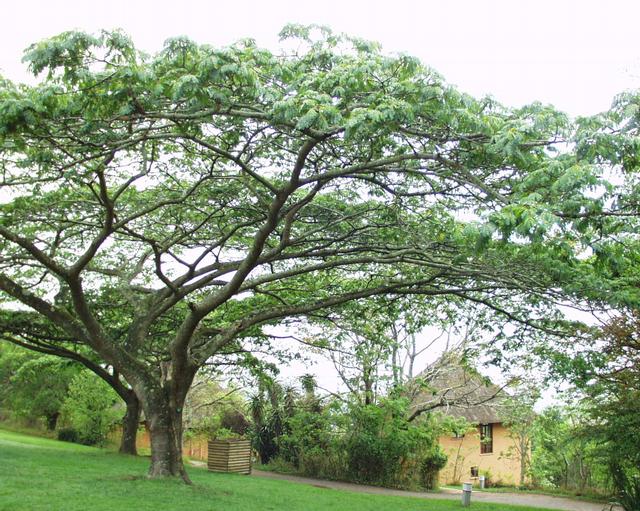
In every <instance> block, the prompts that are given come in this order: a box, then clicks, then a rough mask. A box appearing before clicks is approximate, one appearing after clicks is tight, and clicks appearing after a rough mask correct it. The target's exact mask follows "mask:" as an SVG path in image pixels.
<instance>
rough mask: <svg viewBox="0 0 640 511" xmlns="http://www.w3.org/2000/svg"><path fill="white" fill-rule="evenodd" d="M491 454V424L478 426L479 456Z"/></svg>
mask: <svg viewBox="0 0 640 511" xmlns="http://www.w3.org/2000/svg"><path fill="white" fill-rule="evenodd" d="M492 452H493V424H480V454H491V453H492Z"/></svg>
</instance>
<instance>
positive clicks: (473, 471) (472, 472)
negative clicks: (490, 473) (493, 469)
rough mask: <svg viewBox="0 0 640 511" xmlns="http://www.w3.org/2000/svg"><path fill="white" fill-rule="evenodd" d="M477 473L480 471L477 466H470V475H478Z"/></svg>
mask: <svg viewBox="0 0 640 511" xmlns="http://www.w3.org/2000/svg"><path fill="white" fill-rule="evenodd" d="M479 474H480V471H479V470H478V467H471V477H478V475H479Z"/></svg>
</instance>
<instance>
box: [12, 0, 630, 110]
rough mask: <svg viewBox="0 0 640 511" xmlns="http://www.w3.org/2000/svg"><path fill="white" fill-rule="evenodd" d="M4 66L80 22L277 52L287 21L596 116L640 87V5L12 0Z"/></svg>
mask: <svg viewBox="0 0 640 511" xmlns="http://www.w3.org/2000/svg"><path fill="white" fill-rule="evenodd" d="M2 16H3V19H4V23H3V27H2V31H1V32H0V40H1V45H0V48H2V50H1V51H0V53H1V55H0V73H2V74H4V75H5V76H6V77H9V78H11V79H14V80H25V79H26V76H27V75H26V73H25V70H24V66H23V65H22V64H21V63H20V59H21V55H22V50H23V49H24V48H25V47H27V46H28V45H29V44H31V43H33V42H35V41H38V40H41V39H43V38H46V37H48V36H51V35H54V34H57V33H59V32H62V31H65V30H71V29H82V30H86V31H91V32H95V31H97V30H99V29H101V28H107V29H110V28H123V29H124V30H125V31H127V32H128V33H129V34H130V35H131V36H132V37H133V39H134V41H135V43H136V44H137V45H138V46H139V47H140V48H143V49H145V50H147V51H156V50H158V49H159V48H160V47H161V45H162V42H163V41H164V40H165V39H166V38H168V37H172V36H176V35H188V36H189V37H191V38H192V39H194V40H196V41H197V42H201V43H210V44H214V45H224V44H229V43H231V42H233V41H235V40H237V39H240V38H243V37H252V38H254V39H256V40H257V42H258V43H259V44H260V45H263V46H267V47H270V48H273V49H275V48H277V44H278V41H277V34H278V32H279V31H280V29H281V28H282V26H283V25H284V24H286V23H288V22H298V23H318V24H324V25H328V26H330V27H332V28H333V29H334V30H336V31H341V32H347V33H349V34H352V35H356V36H360V37H364V38H367V39H371V40H376V41H379V42H381V43H382V44H383V47H384V49H385V50H386V51H388V52H406V53H409V54H411V55H414V56H417V57H419V58H420V59H422V61H423V62H425V63H426V64H428V65H430V66H432V67H433V68H435V69H436V70H437V71H439V72H440V73H441V74H443V75H444V76H445V78H446V79H447V80H448V81H449V82H450V83H453V84H456V85H458V86H459V87H460V88H461V89H462V90H464V91H466V92H469V93H471V94H473V95H476V96H479V95H484V94H491V95H493V96H495V97H496V98H497V99H498V100H500V101H502V102H503V103H506V104H508V105H512V106H518V105H521V104H524V103H528V102H531V101H534V100H539V101H542V102H544V103H551V104H554V105H555V106H557V107H558V108H560V109H561V110H564V111H566V112H567V113H569V114H571V115H574V116H575V115H584V114H592V113H597V112H599V111H602V110H605V109H607V108H608V107H609V105H610V103H611V100H612V98H613V96H614V95H615V94H617V93H618V92H621V91H622V90H625V89H629V88H636V87H638V86H639V85H640V44H638V23H639V20H640V1H637V0H627V1H616V0H607V1H593V0H575V1H574V0H554V1H549V0H536V1H524V0H503V1H499V0H495V1H490V0H466V1H463V0H460V1H455V0H449V1H428V0H423V1H410V0H389V1H383V0H340V1H336V0H323V1H321V2H305V1H302V0H263V1H257V0H245V1H238V2H230V1H224V2H217V1H208V2H207V1H204V0H200V1H198V0H182V1H178V0H172V1H171V2H168V1H165V0H154V1H149V0H111V1H109V2H100V1H93V2H92V1H87V0H84V1H71V0H66V1H65V0H40V1H38V0H14V1H11V2H6V3H3V5H2Z"/></svg>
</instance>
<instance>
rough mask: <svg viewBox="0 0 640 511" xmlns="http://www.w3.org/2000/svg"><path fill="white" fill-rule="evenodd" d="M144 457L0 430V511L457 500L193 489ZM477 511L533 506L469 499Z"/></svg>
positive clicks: (228, 480)
mask: <svg viewBox="0 0 640 511" xmlns="http://www.w3.org/2000/svg"><path fill="white" fill-rule="evenodd" d="M147 465H148V460H147V459H145V458H136V457H131V456H122V455H119V454H117V453H113V452H109V451H105V450H102V449H96V448H92V447H85V446H81V445H75V444H69V443H64V442H58V441H55V440H50V439H46V438H39V437H31V436H27V435H24V434H21V433H16V432H10V431H5V430H0V511H40V510H42V511H62V510H64V511H86V510H87V509H91V510H92V511H101V510H104V511H107V510H108V511H119V510H127V509H131V510H135V511H146V510H154V511H159V510H162V511H173V510H176V511H178V510H180V511H184V510H188V511H217V510H220V511H223V510H224V511H262V510H265V511H266V510H283V511H293V510H304V511H315V510H317V511H320V510H323V511H326V510H348V511H366V510H371V511H373V510H381V509H393V510H394V511H418V510H421V511H449V510H457V509H462V507H461V505H460V503H459V502H457V501H440V500H423V499H417V498H410V497H390V496H382V495H366V494H360V493H351V492H343V491H338V490H331V489H323V488H316V487H313V486H308V485H302V484H296V483H290V482H286V481H277V480H269V479H262V478H258V477H247V476H240V475H227V474H213V473H210V472H207V471H206V470H201V469H195V468H194V469H191V470H190V471H189V473H190V476H191V478H192V479H193V482H194V485H193V486H186V485H184V484H182V483H181V482H179V481H174V480H148V479H146V478H145V472H146V469H147ZM473 507H474V509H476V510H478V511H498V510H500V511H533V510H534V509H535V508H530V507H521V506H505V505H499V504H484V503H474V505H473Z"/></svg>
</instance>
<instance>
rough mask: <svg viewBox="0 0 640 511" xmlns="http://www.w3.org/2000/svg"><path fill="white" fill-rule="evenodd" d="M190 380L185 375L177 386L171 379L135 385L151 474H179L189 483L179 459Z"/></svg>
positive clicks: (155, 476) (160, 476)
mask: <svg viewBox="0 0 640 511" xmlns="http://www.w3.org/2000/svg"><path fill="white" fill-rule="evenodd" d="M190 383H191V380H188V379H184V381H182V385H180V386H179V387H178V385H177V384H176V382H175V380H174V381H165V382H164V385H157V386H156V385H153V384H152V386H151V388H150V387H149V386H145V387H138V388H137V389H136V394H137V396H138V399H139V400H140V403H141V404H142V407H143V410H144V414H145V418H146V420H147V424H148V426H149V435H150V438H151V466H150V467H149V473H148V475H149V477H151V478H162V477H181V478H182V479H183V480H184V482H185V483H187V484H191V481H190V480H189V477H188V475H187V472H186V471H185V468H184V464H183V462H182V407H183V405H184V400H185V397H186V393H187V390H188V389H189V386H190ZM134 388H135V387H134ZM178 389H181V390H178Z"/></svg>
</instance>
